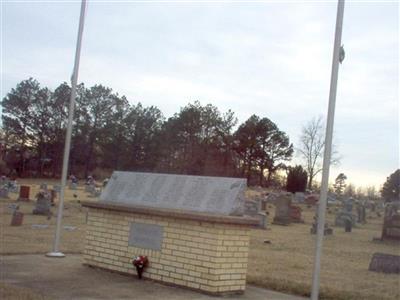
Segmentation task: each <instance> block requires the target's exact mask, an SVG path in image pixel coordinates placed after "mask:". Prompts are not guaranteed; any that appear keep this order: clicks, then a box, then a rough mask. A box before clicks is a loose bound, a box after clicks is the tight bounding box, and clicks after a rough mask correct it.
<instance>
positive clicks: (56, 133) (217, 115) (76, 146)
mask: <svg viewBox="0 0 400 300" xmlns="http://www.w3.org/2000/svg"><path fill="white" fill-rule="evenodd" d="M70 94H71V87H70V86H69V85H68V84H67V83H65V82H64V83H62V84H60V85H59V86H58V87H57V88H56V89H54V90H50V89H49V88H47V87H42V86H41V85H40V84H39V82H38V81H37V80H35V79H33V78H29V79H27V80H23V81H21V82H20V83H18V84H17V85H16V87H15V88H12V89H11V91H10V92H9V93H8V94H7V95H6V96H5V97H4V98H3V99H2V101H1V105H2V110H3V114H2V131H1V141H2V143H1V146H2V148H1V158H2V161H1V164H0V167H1V172H2V173H7V174H8V175H10V174H14V175H16V176H20V177H21V176H38V177H40V176H48V177H58V176H59V174H60V173H61V167H62V155H63V147H64V140H65V132H66V121H67V116H68V103H69V100H70ZM73 120H74V121H73V122H74V127H73V133H72V142H71V154H70V165H69V173H73V174H75V175H77V176H80V177H86V176H88V175H89V174H93V172H95V173H96V172H99V170H106V172H108V173H109V172H110V171H111V170H131V171H133V170H134V171H146V172H163V173H176V174H189V175H209V176H240V177H246V178H248V180H249V184H257V185H262V186H265V185H271V184H273V182H274V177H275V175H276V174H277V172H278V171H279V170H282V169H285V168H286V167H287V163H288V162H289V161H290V160H291V158H292V156H293V152H294V148H293V144H292V143H291V142H290V140H289V137H288V135H287V134H286V133H285V132H283V131H282V130H280V129H279V127H278V125H277V124H275V123H274V122H273V121H272V120H270V119H268V118H267V117H259V116H256V115H252V116H251V117H250V118H249V119H248V120H246V121H245V122H244V123H242V124H238V120H237V118H236V117H235V114H234V112H232V111H231V110H228V111H226V112H221V111H220V110H219V109H218V108H217V107H215V106H213V105H211V104H207V105H201V104H200V103H199V102H194V103H189V104H187V105H186V106H185V107H183V108H181V109H180V111H179V112H177V113H175V114H174V115H173V116H172V117H170V118H165V117H164V115H163V113H162V112H161V111H160V109H158V108H157V107H155V106H149V107H145V106H143V105H142V104H141V103H136V104H133V103H132V102H130V101H128V99H127V98H126V97H125V96H120V95H119V94H118V93H115V92H114V91H113V90H112V89H111V88H108V87H105V86H103V85H94V86H92V87H86V86H85V85H84V84H83V83H81V84H80V85H79V86H78V88H77V97H76V106H75V114H74V119H73Z"/></svg>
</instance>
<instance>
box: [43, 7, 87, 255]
mask: <svg viewBox="0 0 400 300" xmlns="http://www.w3.org/2000/svg"><path fill="white" fill-rule="evenodd" d="M85 10H86V0H82V3H81V14H80V18H79V29H78V40H77V44H76V52H75V64H74V70H73V73H72V83H71V99H70V102H69V115H68V124H67V133H66V136H65V147H64V160H63V167H62V175H61V191H60V202H59V204H58V211H57V226H56V232H55V236H54V244H53V251H52V252H49V253H47V254H46V256H49V257H64V256H65V255H64V254H63V253H62V252H60V251H59V249H58V248H59V245H60V235H61V220H62V214H63V207H64V195H65V185H66V182H67V172H68V162H69V152H70V148H71V147H70V146H71V134H72V121H73V119H74V108H75V97H76V85H77V82H78V70H79V58H80V55H81V45H82V34H83V25H84V21H85Z"/></svg>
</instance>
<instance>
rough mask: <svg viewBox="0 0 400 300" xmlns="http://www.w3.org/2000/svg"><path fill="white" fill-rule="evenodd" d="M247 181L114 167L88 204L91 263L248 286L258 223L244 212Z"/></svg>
mask: <svg viewBox="0 0 400 300" xmlns="http://www.w3.org/2000/svg"><path fill="white" fill-rule="evenodd" d="M245 187H246V180H245V179H241V178H221V177H205V176H187V175H171V174H154V173H135V172H117V171H116V172H114V173H113V174H112V176H111V178H110V180H109V181H108V183H107V185H106V187H105V189H104V191H103V192H102V194H101V196H100V201H98V202H93V201H92V202H83V203H82V205H83V206H85V207H88V227H87V234H86V247H85V254H84V258H85V263H86V264H87V265H90V266H95V267H99V268H104V269H109V270H113V271H117V272H122V273H128V274H132V275H134V274H135V273H136V270H135V268H133V266H132V259H133V258H134V257H138V256H146V257H147V258H148V267H147V268H146V269H145V271H144V273H143V277H144V278H150V279H153V280H156V281H160V282H164V283H169V284H174V285H178V286H183V287H188V288H192V289H196V290H199V291H202V292H206V293H211V294H226V293H242V292H243V291H244V289H245V286H246V274H247V258H248V247H249V234H250V228H251V227H254V226H258V225H259V220H257V219H255V218H251V217H243V216H242V215H243V205H244V195H243V193H244V189H245Z"/></svg>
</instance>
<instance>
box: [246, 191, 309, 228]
mask: <svg viewBox="0 0 400 300" xmlns="http://www.w3.org/2000/svg"><path fill="white" fill-rule="evenodd" d="M268 204H273V205H275V207H276V213H275V217H274V219H273V222H272V223H273V224H279V225H289V224H290V223H304V220H303V218H302V215H301V208H300V207H298V206H295V205H293V204H292V203H291V194H288V193H279V194H273V193H270V194H265V195H262V196H261V197H257V198H256V199H248V200H246V201H245V202H244V215H245V216H251V217H258V218H260V221H261V227H263V228H266V226H267V216H268V212H267V205H268Z"/></svg>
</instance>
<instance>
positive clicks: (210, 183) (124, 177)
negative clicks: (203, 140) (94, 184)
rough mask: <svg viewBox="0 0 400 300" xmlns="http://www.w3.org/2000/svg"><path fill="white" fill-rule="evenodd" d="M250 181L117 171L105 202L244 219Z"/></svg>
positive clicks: (109, 184) (106, 194)
mask: <svg viewBox="0 0 400 300" xmlns="http://www.w3.org/2000/svg"><path fill="white" fill-rule="evenodd" d="M245 188H246V179H242V178H228V177H208V176H189V175H171V174H157V173H137V172H120V171H115V172H114V173H113V174H112V176H111V178H110V180H109V182H108V183H107V186H106V188H105V189H104V191H103V192H102V194H101V196H100V201H101V202H108V203H116V204H118V203H119V204H127V205H140V206H147V207H153V208H170V209H179V210H185V211H196V212H207V213H218V214H223V215H240V214H242V213H243V205H244V190H245Z"/></svg>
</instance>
